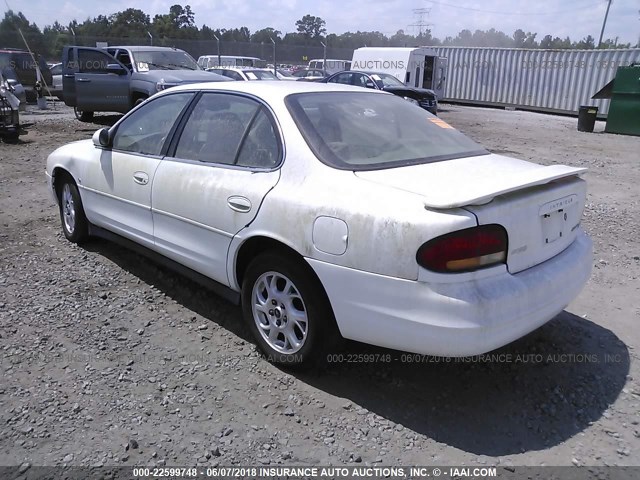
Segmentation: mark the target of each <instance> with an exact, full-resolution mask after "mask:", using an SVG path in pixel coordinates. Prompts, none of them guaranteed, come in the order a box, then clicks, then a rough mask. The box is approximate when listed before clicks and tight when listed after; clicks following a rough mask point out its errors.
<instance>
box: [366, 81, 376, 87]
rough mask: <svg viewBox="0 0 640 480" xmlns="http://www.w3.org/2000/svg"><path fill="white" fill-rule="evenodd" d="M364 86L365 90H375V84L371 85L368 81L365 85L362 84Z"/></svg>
mask: <svg viewBox="0 0 640 480" xmlns="http://www.w3.org/2000/svg"><path fill="white" fill-rule="evenodd" d="M364 86H365V87H366V88H376V85H375V83H373V82H371V81H368V82H367V83H365V84H364Z"/></svg>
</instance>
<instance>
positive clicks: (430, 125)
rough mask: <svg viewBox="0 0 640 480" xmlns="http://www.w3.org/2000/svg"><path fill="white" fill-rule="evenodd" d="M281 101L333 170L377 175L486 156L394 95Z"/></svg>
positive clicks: (300, 96) (322, 95) (312, 95)
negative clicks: (435, 163)
mask: <svg viewBox="0 0 640 480" xmlns="http://www.w3.org/2000/svg"><path fill="white" fill-rule="evenodd" d="M285 102H286V104H287V108H288V109H289V111H290V113H291V115H292V116H293V119H294V121H295V122H296V124H297V125H298V128H299V129H300V132H301V133H302V135H303V137H304V139H305V140H306V142H307V144H308V145H309V147H310V148H311V150H312V151H313V152H314V153H315V155H316V156H317V157H318V158H319V159H320V160H321V161H322V162H324V163H326V164H327V165H330V166H332V167H335V168H339V169H344V170H378V169H383V168H392V167H401V166H405V165H415V164H421V163H431V162H438V161H442V160H450V159H453V158H462V157H471V156H476V155H486V154H488V153H489V152H487V151H486V150H485V149H484V148H482V147H481V146H480V145H478V144H477V143H475V142H474V141H473V140H471V139H469V138H467V137H466V136H464V135H463V134H462V133H460V132H459V131H457V130H455V129H454V128H453V127H451V126H450V125H449V124H447V123H445V122H444V121H443V120H440V119H439V118H438V117H436V116H434V115H431V114H430V113H428V112H427V111H426V110H423V109H422V108H420V107H418V106H416V105H414V104H412V103H410V102H408V101H406V100H404V99H402V98H400V97H397V96H395V95H391V94H382V93H375V92H362V93H360V92H314V93H299V94H293V95H289V96H288V97H287V98H286V100H285Z"/></svg>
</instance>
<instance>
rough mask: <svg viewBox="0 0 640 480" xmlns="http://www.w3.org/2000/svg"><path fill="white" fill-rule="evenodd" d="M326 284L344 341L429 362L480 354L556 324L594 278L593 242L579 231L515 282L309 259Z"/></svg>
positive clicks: (506, 275) (505, 278)
mask: <svg viewBox="0 0 640 480" xmlns="http://www.w3.org/2000/svg"><path fill="white" fill-rule="evenodd" d="M307 260H308V262H309V264H310V265H311V267H312V268H313V269H314V271H315V272H316V273H317V275H318V277H319V278H320V280H321V282H322V284H323V285H324V287H325V289H326V291H327V294H328V296H329V300H330V302H331V305H332V307H333V311H334V313H335V317H336V321H337V323H338V327H339V328H340V332H341V334H342V335H343V336H344V337H345V338H348V339H352V340H358V341H361V342H364V343H369V344H372V345H378V346H382V347H388V348H393V349H397V350H402V351H407V352H414V353H420V354H427V355H439V356H447V357H458V356H468V355H479V354H482V353H485V352H489V351H491V350H494V349H496V348H498V347H501V346H503V345H506V344H508V343H510V342H512V341H514V340H516V339H518V338H520V337H522V336H524V335H526V334H527V333H529V332H531V331H533V330H535V329H536V328H538V327H540V326H541V325H543V324H544V323H546V322H548V321H549V320H551V319H552V318H553V317H555V316H556V315H557V314H558V313H560V312H561V311H562V310H563V309H564V307H566V306H567V305H568V304H569V302H570V301H571V300H573V299H574V298H575V297H576V296H577V295H578V293H579V292H580V291H581V289H582V287H583V286H584V284H585V283H586V282H587V280H588V278H589V275H590V273H591V266H592V242H591V239H590V238H589V237H588V236H587V235H586V234H585V233H584V232H583V231H582V230H581V231H580V232H579V234H578V237H577V238H576V240H575V241H574V242H573V243H572V244H571V245H570V246H569V247H568V248H567V249H566V250H564V251H563V252H562V253H560V254H558V255H556V256H555V257H553V258H551V259H549V260H547V261H546V262H544V263H542V264H539V265H536V266H535V267H532V268H529V269H527V270H524V271H522V272H519V273H517V274H515V275H511V274H510V273H508V272H506V271H504V272H501V273H499V274H497V275H495V276H491V277H487V278H483V279H481V280H472V281H467V282H456V283H438V284H434V283H424V282H419V281H412V280H403V279H399V278H393V277H385V276H382V275H377V274H372V273H367V272H363V271H359V270H353V269H350V268H345V267H340V266H336V265H332V264H328V263H325V262H320V261H317V260H313V259H307Z"/></svg>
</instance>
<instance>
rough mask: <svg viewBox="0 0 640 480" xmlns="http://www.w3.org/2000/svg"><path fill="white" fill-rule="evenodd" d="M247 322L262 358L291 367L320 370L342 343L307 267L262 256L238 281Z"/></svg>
mask: <svg viewBox="0 0 640 480" xmlns="http://www.w3.org/2000/svg"><path fill="white" fill-rule="evenodd" d="M241 300H242V313H243V317H244V320H245V323H246V325H247V327H248V329H249V330H250V331H251V334H252V335H253V337H254V338H255V339H256V342H257V343H258V346H259V347H260V349H261V350H262V352H263V353H264V354H265V356H266V359H267V360H268V361H269V362H271V363H274V364H277V365H281V366H284V367H289V368H309V367H311V366H319V365H323V364H325V363H326V361H327V355H328V354H330V353H332V351H335V350H337V349H338V348H339V347H340V345H341V342H342V337H341V336H340V334H339V332H338V328H337V325H336V321H335V318H334V316H333V311H332V309H331V305H330V303H329V299H328V298H327V295H326V293H325V291H324V288H323V287H322V284H321V283H320V280H318V278H317V277H316V276H315V274H314V272H313V270H311V267H309V266H308V265H306V264H304V263H303V261H302V260H296V259H292V258H291V256H290V255H285V254H282V253H279V252H268V253H263V254H261V255H259V256H258V257H256V258H255V259H254V260H253V261H252V262H251V263H250V264H249V266H248V267H247V270H246V272H245V274H244V278H243V282H242V293H241Z"/></svg>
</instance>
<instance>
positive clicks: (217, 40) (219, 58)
mask: <svg viewBox="0 0 640 480" xmlns="http://www.w3.org/2000/svg"><path fill="white" fill-rule="evenodd" d="M213 38H215V39H216V42H218V66H219V67H221V66H222V60H221V57H220V39H219V38H218V36H217V35H216V34H215V33H214V34H213Z"/></svg>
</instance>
